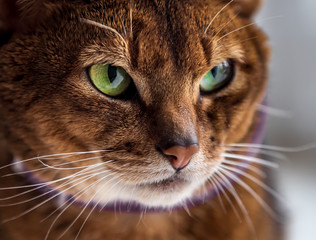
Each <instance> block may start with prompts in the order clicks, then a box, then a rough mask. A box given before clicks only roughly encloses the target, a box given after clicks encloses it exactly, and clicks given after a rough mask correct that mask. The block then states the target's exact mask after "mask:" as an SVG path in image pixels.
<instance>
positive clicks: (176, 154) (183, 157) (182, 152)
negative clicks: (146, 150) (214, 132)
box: [162, 144, 200, 170]
mask: <svg viewBox="0 0 316 240" xmlns="http://www.w3.org/2000/svg"><path fill="white" fill-rule="evenodd" d="M199 149H200V147H199V146H198V145H197V144H192V145H189V146H185V147H184V146H179V145H175V146H172V147H170V148H168V149H166V150H162V152H163V153H164V154H165V155H166V156H167V157H168V159H169V161H170V163H171V165H172V167H173V168H174V169H177V170H178V169H182V168H184V167H185V166H186V165H188V164H189V162H190V159H191V158H192V156H193V155H194V154H195V153H197V152H198V151H199Z"/></svg>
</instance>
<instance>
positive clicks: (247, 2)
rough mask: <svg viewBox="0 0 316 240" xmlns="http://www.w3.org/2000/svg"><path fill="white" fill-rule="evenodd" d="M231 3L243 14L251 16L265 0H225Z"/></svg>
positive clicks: (247, 16)
mask: <svg viewBox="0 0 316 240" xmlns="http://www.w3.org/2000/svg"><path fill="white" fill-rule="evenodd" d="M225 1H226V2H227V3H230V4H231V5H232V6H233V7H234V8H235V9H236V11H237V12H239V13H240V15H241V16H243V17H245V18H251V17H252V16H253V15H254V14H255V13H256V12H257V11H258V9H259V8H260V6H261V4H262V2H263V0H225Z"/></svg>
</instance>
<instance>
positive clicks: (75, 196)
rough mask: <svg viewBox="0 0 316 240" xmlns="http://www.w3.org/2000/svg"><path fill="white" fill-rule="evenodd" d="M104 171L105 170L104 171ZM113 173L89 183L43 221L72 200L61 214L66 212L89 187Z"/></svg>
mask: <svg viewBox="0 0 316 240" xmlns="http://www.w3.org/2000/svg"><path fill="white" fill-rule="evenodd" d="M103 173H104V172H103ZM111 175H113V173H112V174H111V173H110V174H108V175H107V176H104V177H102V178H101V179H99V180H97V181H96V182H93V183H91V184H89V185H88V186H87V187H85V188H84V189H82V190H80V191H79V192H78V193H76V194H75V195H73V196H72V197H71V198H69V199H68V200H66V201H65V202H64V203H63V204H61V205H60V206H59V207H58V208H56V209H55V210H54V211H53V212H52V213H50V214H49V215H48V216H47V217H45V218H44V219H42V220H41V222H44V221H45V220H46V219H48V218H49V217H51V216H52V215H54V213H55V212H57V211H59V210H60V209H61V208H63V207H64V206H65V205H66V204H67V203H68V202H70V201H71V203H69V204H68V206H67V207H65V208H64V209H63V210H62V212H61V213H60V215H61V214H62V213H63V212H65V211H66V210H67V209H68V208H69V207H70V206H71V205H72V204H73V203H74V202H76V198H77V199H78V198H79V197H81V196H82V195H83V194H84V193H86V192H87V190H88V189H89V188H91V187H92V186H94V185H96V184H97V183H99V182H100V181H101V180H103V179H104V178H106V177H109V176H111ZM120 176H122V175H118V177H120ZM57 218H59V216H57Z"/></svg>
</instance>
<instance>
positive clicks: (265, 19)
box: [217, 16, 281, 41]
mask: <svg viewBox="0 0 316 240" xmlns="http://www.w3.org/2000/svg"><path fill="white" fill-rule="evenodd" d="M280 17H281V16H274V17H269V18H264V19H260V20H258V21H256V22H253V23H249V24H247V25H244V26H242V27H239V28H237V29H235V30H233V31H231V32H229V33H226V34H224V35H223V36H222V37H220V38H219V39H218V40H217V41H220V40H222V39H223V38H225V37H227V36H229V35H231V34H233V33H235V32H238V31H240V30H242V29H244V28H247V27H250V26H252V25H256V24H258V22H259V21H260V22H262V21H267V20H272V19H275V18H280Z"/></svg>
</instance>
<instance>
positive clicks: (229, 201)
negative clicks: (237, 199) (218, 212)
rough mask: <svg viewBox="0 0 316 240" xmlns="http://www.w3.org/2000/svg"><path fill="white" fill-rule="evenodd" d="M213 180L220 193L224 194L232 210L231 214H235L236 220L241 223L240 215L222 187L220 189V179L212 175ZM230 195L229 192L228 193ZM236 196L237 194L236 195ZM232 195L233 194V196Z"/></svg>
mask: <svg viewBox="0 0 316 240" xmlns="http://www.w3.org/2000/svg"><path fill="white" fill-rule="evenodd" d="M213 176H214V179H215V180H216V181H217V182H218V187H219V189H220V191H221V192H222V193H223V194H224V196H225V198H226V200H227V201H228V203H229V205H230V206H231V208H232V209H233V212H234V213H235V215H236V217H237V218H238V221H239V222H242V220H241V217H240V214H239V213H238V211H237V209H236V207H235V205H234V204H233V202H232V200H231V199H230V197H229V196H228V195H227V193H226V191H225V189H224V187H222V183H221V181H220V179H221V178H219V177H218V176H217V175H216V174H214V175H213ZM223 186H225V184H224V183H223ZM226 189H228V187H226ZM228 191H229V190H228ZM229 192H230V193H231V191H229ZM236 194H237V193H236ZM233 195H234V194H233Z"/></svg>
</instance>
